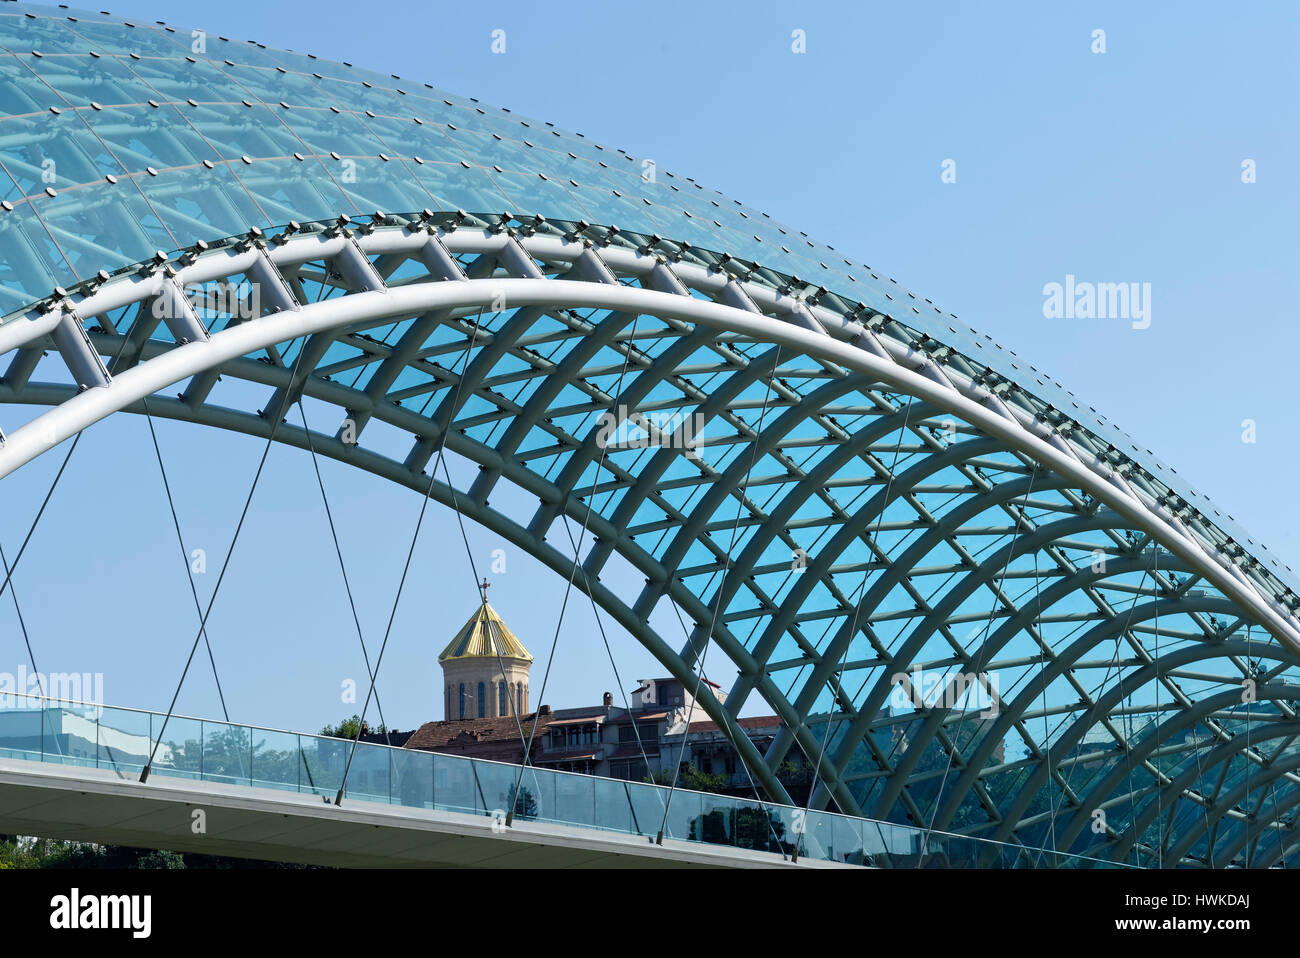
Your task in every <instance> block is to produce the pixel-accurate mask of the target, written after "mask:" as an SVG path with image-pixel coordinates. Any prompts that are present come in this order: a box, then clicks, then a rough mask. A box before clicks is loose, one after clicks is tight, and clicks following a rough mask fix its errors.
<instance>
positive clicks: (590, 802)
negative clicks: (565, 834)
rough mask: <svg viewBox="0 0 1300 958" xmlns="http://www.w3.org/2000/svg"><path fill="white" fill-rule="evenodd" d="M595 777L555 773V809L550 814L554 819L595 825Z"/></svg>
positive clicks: (575, 823)
mask: <svg viewBox="0 0 1300 958" xmlns="http://www.w3.org/2000/svg"><path fill="white" fill-rule="evenodd" d="M595 791H596V790H595V786H594V779H593V778H592V777H591V776H590V775H572V774H568V775H566V774H564V773H563V772H556V773H555V811H554V812H553V813H552V814H551V815H548V816H547V817H548V818H551V819H553V820H554V821H560V822H566V823H568V824H570V825H593V826H594V825H595V824H596V823H597V819H596V803H595V798H596V796H595Z"/></svg>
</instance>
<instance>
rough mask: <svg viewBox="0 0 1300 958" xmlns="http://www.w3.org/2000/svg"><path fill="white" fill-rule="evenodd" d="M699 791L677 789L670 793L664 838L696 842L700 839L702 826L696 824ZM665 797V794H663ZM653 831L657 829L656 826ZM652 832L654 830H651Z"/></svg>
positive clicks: (699, 809) (698, 811)
mask: <svg viewBox="0 0 1300 958" xmlns="http://www.w3.org/2000/svg"><path fill="white" fill-rule="evenodd" d="M700 798H701V796H700V793H699V792H686V791H683V790H681V789H680V788H679V789H677V790H676V791H674V792H673V793H672V798H671V800H670V801H669V802H668V824H667V826H666V827H665V828H664V837H665V838H677V839H681V840H682V841H693V842H698V841H700V840H701V839H700V838H699V834H700V833H701V828H702V826H700V825H698V824H697V821H698V819H699V817H700V811H701V805H700ZM665 799H667V796H665ZM655 831H656V832H657V831H658V826H656V828H655ZM651 834H654V832H651Z"/></svg>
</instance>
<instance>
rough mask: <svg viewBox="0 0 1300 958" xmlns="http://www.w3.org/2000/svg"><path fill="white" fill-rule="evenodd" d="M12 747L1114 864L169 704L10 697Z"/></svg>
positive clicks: (521, 806)
mask: <svg viewBox="0 0 1300 958" xmlns="http://www.w3.org/2000/svg"><path fill="white" fill-rule="evenodd" d="M0 757H4V758H14V759H23V760H27V761H40V762H49V763H57V764H63V765H76V766H82V767H87V768H105V769H112V770H114V771H116V772H119V773H121V774H123V775H131V776H135V777H138V776H139V774H140V772H141V770H142V769H143V768H144V767H145V765H146V764H147V763H149V764H151V772H150V774H151V775H156V776H157V775H161V776H167V777H172V778H185V779H194V780H200V781H209V782H221V783H225V784H232V785H244V786H249V787H254V788H269V789H280V790H285V791H291V792H302V793H306V794H314V795H321V796H325V797H327V798H331V799H332V798H333V797H334V796H335V795H336V794H337V792H338V789H339V785H340V784H341V783H342V781H343V777H344V769H345V768H347V767H348V762H349V760H350V761H351V767H350V768H348V771H347V789H346V791H345V792H344V798H345V800H349V801H354V802H379V803H383V804H388V805H400V806H404V807H408V808H415V809H431V810H440V811H451V812H466V813H470V814H475V815H488V816H496V817H497V818H502V817H504V816H505V814H506V813H507V812H508V811H509V810H510V809H511V807H512V806H513V809H514V820H516V821H535V822H545V823H550V824H559V825H568V826H576V827H580V828H594V829H601V830H605V831H611V832H619V833H622V834H628V835H642V836H647V837H653V836H655V835H656V834H657V833H658V832H659V830H660V827H661V824H662V826H663V832H664V837H665V838H669V839H677V840H680V841H687V842H700V843H703V844H708V845H721V846H726V847H728V848H737V849H746V850H752V851H757V852H767V853H772V854H779V855H784V856H787V857H789V856H792V855H793V854H794V853H795V852H796V850H797V852H798V855H799V857H800V858H802V859H816V860H821V861H834V862H840V863H847V864H852V865H870V866H876V867H883V868H926V867H929V868H1113V867H1126V866H1117V865H1116V864H1115V863H1112V862H1106V861H1101V860H1098V859H1093V858H1088V857H1085V856H1080V855H1070V854H1065V853H1061V852H1055V851H1052V850H1050V849H1033V848H1026V847H1024V846H1021V845H1014V844H1005V843H1001V842H993V841H988V840H986V839H980V838H974V837H971V836H965V835H953V834H947V833H941V832H929V831H927V830H925V829H922V828H916V827H913V826H908V825H899V824H893V823H889V822H878V821H873V820H871V819H865V818H854V817H851V816H847V815H839V814H835V813H832V812H819V811H805V810H804V809H800V808H792V807H790V806H787V805H774V804H770V803H762V802H759V801H756V800H753V799H744V798H736V797H732V796H727V795H714V794H710V793H704V792H693V791H689V790H687V789H681V788H678V789H671V790H670V789H668V788H666V787H664V786H661V785H652V784H650V783H647V782H625V781H619V780H616V779H608V778H600V777H597V776H594V775H582V774H578V773H574V772H559V771H552V770H549V769H544V768H535V767H531V766H530V767H528V768H525V769H523V770H522V775H521V774H520V772H521V769H520V767H519V766H517V765H508V764H504V763H501V762H492V761H487V760H484V759H477V758H466V757H464V756H459V755H446V754H442V753H435V752H421V751H415V750H411V749H404V748H394V747H392V746H388V745H382V744H376V743H370V742H359V743H357V744H356V746H355V750H354V748H353V743H352V742H350V741H347V740H343V739H336V738H327V737H325V736H321V735H306V734H301V733H297V732H285V731H278V730H275V729H264V728H258V727H256V726H248V725H236V724H233V723H229V722H214V721H210V720H207V719H195V718H187V717H183V716H176V715H173V716H172V717H171V718H170V719H167V721H166V722H165V723H164V716H163V715H162V714H160V713H157V712H147V711H142V710H138V709H124V708H113V707H108V706H96V705H82V704H72V703H66V702H55V701H51V700H48V699H44V698H42V697H41V696H37V695H29V694H24V693H18V692H8V693H0Z"/></svg>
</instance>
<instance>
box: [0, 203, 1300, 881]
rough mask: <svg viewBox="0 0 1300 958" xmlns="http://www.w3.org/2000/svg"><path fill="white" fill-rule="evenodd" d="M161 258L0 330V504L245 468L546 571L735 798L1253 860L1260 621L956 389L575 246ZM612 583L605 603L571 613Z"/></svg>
mask: <svg viewBox="0 0 1300 958" xmlns="http://www.w3.org/2000/svg"><path fill="white" fill-rule="evenodd" d="M164 259H165V258H160V259H159V260H158V261H157V262H154V263H152V264H142V265H141V266H140V267H139V268H137V269H133V270H128V271H124V272H122V273H120V274H118V275H116V276H113V277H107V278H102V279H99V280H96V281H93V282H91V283H89V284H86V285H84V286H83V287H80V288H77V289H74V290H73V291H72V292H71V293H66V294H61V295H58V296H56V297H54V298H52V299H50V300H48V301H46V302H45V303H44V304H42V308H41V309H40V310H34V311H33V312H31V313H30V314H28V316H26V317H19V318H14V319H11V320H10V321H7V322H6V323H4V324H3V325H0V357H3V356H4V355H5V354H6V353H7V354H8V356H9V357H10V358H9V359H7V360H6V361H5V362H6V364H5V365H0V369H4V376H3V379H2V380H0V401H3V402H7V403H13V404H27V405H48V406H51V407H52V408H51V409H50V410H49V411H48V412H45V413H43V414H42V415H40V416H38V417H36V418H35V419H33V420H31V421H30V422H27V423H25V424H22V425H21V426H20V427H19V428H17V429H13V428H9V429H8V430H7V433H6V435H5V440H4V443H3V445H0V476H3V475H6V474H8V473H9V472H12V471H13V470H14V469H16V468H18V467H20V466H21V465H22V464H24V463H26V462H28V461H30V460H31V459H33V458H35V457H36V456H38V455H40V454H41V453H43V452H45V451H47V450H49V449H51V448H53V447H54V446H55V445H57V444H58V443H59V442H61V441H62V440H64V439H66V438H68V437H70V436H73V435H75V434H76V433H77V432H79V431H80V430H82V429H84V428H86V427H87V426H89V425H91V424H93V423H94V422H96V421H98V420H99V419H102V418H104V417H106V416H108V415H111V414H112V413H114V412H118V411H128V412H136V413H145V412H147V413H148V414H150V415H154V416H164V417H170V418H174V419H178V420H185V421H192V422H196V423H200V424H205V425H209V426H218V427H221V428H225V429H231V430H235V431H239V432H243V433H246V434H249V435H254V436H261V437H264V438H265V437H273V438H274V439H275V440H276V441H278V442H282V443H287V444H290V445H294V446H297V447H299V448H302V449H310V450H312V451H313V453H315V454H317V455H325V456H330V457H332V458H335V459H338V460H340V461H343V462H347V463H350V464H353V465H355V466H357V467H359V468H362V469H365V470H367V471H369V472H372V473H374V474H376V475H379V476H383V477H385V478H388V479H390V480H393V481H395V482H399V483H401V484H403V485H406V486H408V487H410V488H412V489H415V490H417V491H419V492H420V493H421V494H423V493H425V492H426V491H430V494H431V496H432V497H433V498H435V499H437V500H438V501H439V502H441V503H444V504H446V505H447V506H449V507H451V508H454V509H457V510H459V511H460V512H461V513H462V514H463V515H465V516H466V517H469V518H472V519H473V520H475V521H477V522H479V523H481V524H483V525H484V526H486V527H488V528H490V529H492V530H494V531H495V532H497V533H499V534H500V535H502V536H503V537H505V538H507V539H509V540H510V541H512V542H514V543H515V544H517V545H518V546H520V547H522V548H525V549H527V550H529V552H530V553H531V554H533V555H534V556H536V557H537V558H539V559H540V560H541V561H543V562H545V563H546V564H547V565H548V566H550V567H551V568H552V569H554V570H555V571H556V572H557V573H559V574H560V575H562V576H564V577H565V578H566V579H567V578H568V577H569V576H570V575H571V574H573V579H574V585H575V587H576V588H578V589H581V590H583V591H585V592H586V593H587V594H589V595H590V596H591V597H592V599H593V600H594V601H595V602H596V603H597V605H598V606H599V607H600V608H601V610H602V611H603V613H605V614H607V615H608V616H609V617H610V618H611V619H613V620H614V621H617V622H618V623H619V624H620V625H621V626H622V627H623V628H624V629H626V630H627V631H628V632H629V633H631V634H632V635H633V636H635V637H636V638H637V640H638V641H640V642H641V643H642V644H643V645H645V647H646V648H647V649H649V650H650V651H651V652H652V653H653V654H654V655H655V656H656V658H657V659H658V660H659V661H660V662H662V663H663V664H664V666H665V667H666V668H667V669H668V670H669V671H670V672H671V673H672V674H673V675H674V676H676V677H678V678H679V679H681V680H683V681H684V682H686V683H687V685H688V687H689V686H690V685H691V684H693V683H694V681H695V675H696V672H697V670H698V669H699V668H700V667H701V660H702V658H703V657H704V655H705V652H706V649H707V648H709V647H712V648H714V649H716V652H715V653H714V654H715V655H716V654H721V655H724V656H726V658H727V659H728V660H729V662H730V664H731V665H732V666H734V668H735V669H736V670H737V672H738V674H739V677H738V679H737V680H736V683H735V685H734V686H733V687H732V688H731V689H730V690H729V694H728V696H727V699H726V703H725V705H722V704H720V703H717V702H715V701H712V700H708V701H706V703H705V704H706V706H707V708H708V710H709V712H710V714H711V717H712V718H713V719H714V720H716V721H717V722H718V723H719V724H720V725H721V726H722V727H724V728H725V729H727V730H728V731H729V733H730V734H731V735H732V737H733V740H734V742H735V744H736V747H737V750H738V752H739V753H740V756H741V758H742V759H743V760H744V761H745V763H746V765H747V766H748V767H749V768H750V769H751V770H752V772H753V774H754V777H755V779H756V780H757V782H758V783H759V784H760V785H761V787H762V788H763V789H764V790H765V791H766V793H767V795H768V796H769V797H770V798H773V799H775V800H778V801H787V802H788V800H789V796H788V794H787V793H786V791H785V789H784V788H783V786H782V784H781V781H780V779H779V777H778V774H777V773H778V770H779V769H780V768H781V767H782V765H783V764H784V763H785V762H786V761H787V760H789V759H791V758H793V757H796V756H802V758H803V760H804V761H805V762H807V763H808V764H810V765H813V766H816V767H817V768H818V775H819V786H818V788H817V789H816V791H815V794H814V797H813V801H814V804H815V805H817V806H820V807H834V808H838V809H840V810H841V811H844V812H846V813H849V814H862V815H867V816H871V817H876V818H881V819H886V820H893V821H901V822H910V823H913V824H919V825H923V826H927V827H932V828H934V829H940V830H951V831H958V832H963V833H969V834H973V835H978V836H982V837H988V838H995V839H998V840H1002V841H1010V842H1020V843H1024V844H1026V845H1031V846H1033V847H1047V848H1054V849H1058V850H1061V851H1073V852H1079V853H1087V854H1090V855H1094V856H1098V857H1103V858H1113V859H1115V860H1117V861H1127V862H1131V863H1136V864H1141V865H1157V864H1170V865H1177V864H1182V865H1202V866H1214V867H1223V866H1229V865H1233V864H1237V865H1245V864H1249V865H1274V864H1286V863H1287V860H1288V852H1289V850H1290V849H1291V848H1292V846H1293V845H1294V844H1295V842H1296V840H1297V839H1298V838H1300V836H1298V835H1297V834H1296V832H1295V825H1296V821H1297V818H1296V815H1297V811H1296V808H1297V805H1300V787H1298V786H1300V775H1298V774H1297V769H1298V768H1300V750H1297V747H1296V745H1295V739H1296V736H1297V735H1300V719H1298V718H1297V715H1296V705H1295V700H1296V699H1297V698H1298V697H1300V684H1297V677H1298V676H1300V671H1298V668H1300V653H1298V652H1297V649H1300V640H1298V637H1300V631H1298V630H1297V626H1296V622H1295V619H1294V616H1293V614H1292V606H1291V605H1290V603H1291V602H1292V601H1293V600H1294V597H1293V596H1291V595H1290V594H1289V592H1288V591H1287V590H1286V589H1285V588H1284V587H1283V586H1282V585H1281V584H1280V583H1279V582H1277V580H1275V579H1273V578H1272V577H1271V575H1270V574H1269V573H1267V572H1266V571H1265V570H1264V569H1263V568H1262V567H1260V566H1259V564H1258V563H1257V562H1255V560H1254V559H1253V558H1252V557H1251V556H1249V555H1248V554H1247V553H1246V552H1245V551H1244V550H1243V549H1242V548H1241V547H1240V546H1239V545H1237V544H1236V543H1234V542H1233V541H1232V540H1231V539H1229V538H1227V537H1226V536H1225V535H1223V534H1222V533H1221V532H1219V530H1218V529H1217V528H1215V527H1214V526H1213V525H1212V524H1211V523H1210V522H1209V521H1208V520H1207V519H1205V518H1204V517H1203V516H1201V515H1200V514H1199V513H1197V512H1196V510H1194V509H1192V508H1191V507H1190V506H1189V505H1188V503H1187V502H1185V501H1183V500H1182V499H1180V498H1179V497H1178V496H1177V495H1176V494H1175V493H1173V492H1172V491H1171V490H1170V489H1169V488H1168V487H1166V486H1163V485H1162V484H1161V483H1160V481H1159V480H1158V479H1156V478H1155V477H1153V476H1152V475H1150V474H1149V473H1147V472H1146V471H1145V470H1143V469H1142V468H1141V467H1140V466H1139V465H1137V464H1135V463H1133V462H1131V461H1129V460H1127V459H1126V458H1125V457H1123V456H1122V455H1120V454H1119V453H1118V452H1117V451H1116V450H1115V448H1114V446H1113V445H1110V444H1109V443H1107V442H1106V441H1104V440H1103V439H1099V438H1097V437H1096V436H1095V435H1093V434H1091V433H1090V432H1088V431H1087V430H1085V429H1083V428H1081V427H1080V426H1079V424H1078V423H1077V422H1076V421H1075V420H1074V419H1073V418H1072V417H1071V416H1070V413H1069V410H1061V409H1056V408H1054V407H1053V406H1051V405H1049V404H1046V403H1044V402H1043V401H1041V400H1039V399H1037V398H1036V397H1034V396H1033V395H1032V394H1030V393H1028V392H1026V391H1025V390H1023V389H1021V388H1019V387H1018V386H1016V385H1015V384H1014V383H1011V382H1010V381H1009V380H1006V379H1003V378H1002V377H1000V376H999V375H997V374H996V373H994V372H993V371H992V370H991V369H990V368H988V367H987V366H984V365H982V364H981V363H980V362H979V360H978V358H975V357H971V356H967V355H964V354H963V353H961V352H958V351H956V350H954V349H952V348H951V347H949V346H941V345H940V344H938V343H937V342H935V341H934V340H933V339H930V338H929V337H928V336H925V335H922V334H919V333H917V332H916V331H915V330H913V329H911V328H910V327H909V326H908V325H907V324H906V323H905V322H904V321H900V320H898V319H897V318H896V317H894V318H891V317H890V316H886V315H884V314H882V313H880V312H878V311H875V310H872V309H869V308H867V307H864V306H862V305H861V304H854V303H849V302H846V301H844V300H842V299H840V298H839V297H838V296H836V295H835V294H834V293H832V292H829V291H827V290H825V289H824V288H813V287H810V286H809V285H808V284H806V283H802V282H800V281H799V280H798V279H796V278H794V277H790V276H783V275H780V274H776V273H773V272H771V271H770V270H765V269H763V268H762V267H759V266H757V265H756V264H753V263H747V262H744V261H741V260H737V259H734V258H732V257H729V256H719V255H715V254H711V253H706V252H704V251H700V250H698V249H693V248H691V247H689V246H688V245H687V244H676V243H673V242H670V241H667V240H662V239H660V238H659V237H645V236H639V235H635V234H628V233H620V232H618V231H617V230H614V229H609V228H604V227H589V226H588V225H587V224H560V225H559V226H554V225H552V224H549V223H544V222H541V221H540V220H533V221H521V220H512V219H510V218H509V217H504V218H503V217H487V216H482V217H477V218H476V217H466V216H465V215H464V214H457V215H454V216H451V215H445V216H444V215H437V216H434V215H431V214H427V213H426V214H421V215H416V216H410V217H392V216H389V217H383V216H376V217H375V219H374V221H373V222H371V223H369V224H366V225H365V226H363V227H361V228H360V229H352V228H350V227H348V226H344V225H331V224H321V225H316V226H309V227H301V226H297V225H296V224H295V229H293V230H291V231H289V230H287V231H286V232H285V233H284V234H282V235H280V236H277V237H275V238H274V240H272V241H270V242H266V241H264V240H263V239H262V238H260V236H252V237H249V238H245V239H237V240H232V241H230V242H228V243H225V244H215V246H214V247H213V248H211V249H207V248H205V249H203V250H197V249H196V250H194V251H191V252H190V253H189V254H187V255H186V256H184V257H183V258H182V260H181V261H180V262H175V261H173V262H170V263H167V262H164ZM898 307H899V311H898V315H903V314H904V312H905V310H906V308H907V306H906V304H902V303H900V304H898ZM299 400H302V403H301V404H299ZM11 426H12V424H10V423H3V422H0V427H11ZM493 502H496V503H498V504H497V505H495V506H494V505H493ZM521 502H528V503H536V505H529V506H528V508H526V509H523V508H520V507H519V503H521ZM575 563H576V573H575ZM629 569H630V570H635V572H636V574H637V576H638V577H639V578H640V579H641V580H643V581H644V583H645V584H644V587H643V588H642V589H641V590H640V592H639V594H635V595H629V594H616V593H615V592H614V591H613V590H611V589H610V588H608V587H607V586H605V585H603V584H602V581H601V578H602V574H605V578H606V579H609V578H612V576H611V575H609V573H611V572H614V571H616V570H624V571H625V570H629ZM665 606H667V607H672V608H673V616H672V617H673V618H674V619H678V618H679V619H680V621H681V623H682V626H681V631H680V633H678V634H669V635H661V634H659V633H658V632H657V631H655V630H654V629H652V628H651V627H650V626H649V624H648V622H649V619H650V616H651V613H652V612H654V611H655V610H657V609H661V608H664V607H665ZM715 661H716V660H715ZM904 675H906V676H907V679H906V681H904V680H902V679H901V676H904ZM900 688H901V689H903V690H906V689H909V688H915V691H914V692H912V693H909V694H903V693H902V692H900ZM755 695H757V696H759V697H760V698H761V699H762V700H763V701H764V702H765V703H766V704H767V706H768V707H770V708H771V709H772V710H774V711H775V712H776V714H777V715H779V716H780V718H781V719H782V721H783V723H784V726H785V727H784V730H783V731H782V733H781V734H780V735H778V736H777V738H776V740H775V741H774V742H773V743H772V745H771V747H770V748H769V749H768V750H767V752H766V754H759V753H758V752H757V751H756V750H755V748H754V746H753V745H752V744H751V743H750V742H749V740H748V739H747V738H745V737H744V736H743V735H742V734H740V733H739V732H738V727H737V725H736V720H735V719H736V716H737V715H738V714H739V713H740V710H741V709H742V708H744V707H745V705H746V704H747V703H749V702H750V701H751V698H752V697H753V696H755ZM476 827H478V828H480V829H481V828H482V827H483V826H482V825H481V823H480V824H478V825H477V826H476ZM100 840H106V839H105V838H104V836H100ZM168 847H184V846H180V845H175V844H173V845H169V846H168ZM195 850H201V849H195ZM304 860H305V859H304Z"/></svg>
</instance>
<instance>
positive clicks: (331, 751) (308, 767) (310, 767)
mask: <svg viewBox="0 0 1300 958" xmlns="http://www.w3.org/2000/svg"><path fill="white" fill-rule="evenodd" d="M351 747H352V743H351V742H346V741H343V740H342V739H336V738H315V737H312V736H306V735H304V736H302V737H301V741H300V747H299V752H298V757H299V758H300V759H301V761H302V772H301V775H300V777H299V782H300V785H299V790H300V791H303V792H310V793H311V794H313V795H324V796H325V797H327V798H330V799H333V798H334V797H335V796H336V795H337V794H338V790H339V783H340V782H342V781H343V766H344V764H345V763H346V762H347V760H348V750H349V749H350V748H351Z"/></svg>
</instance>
